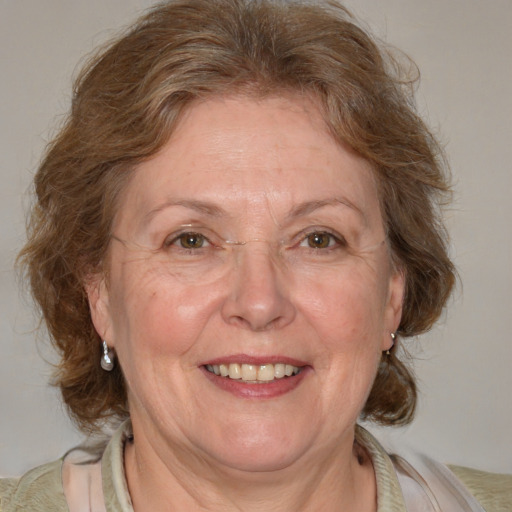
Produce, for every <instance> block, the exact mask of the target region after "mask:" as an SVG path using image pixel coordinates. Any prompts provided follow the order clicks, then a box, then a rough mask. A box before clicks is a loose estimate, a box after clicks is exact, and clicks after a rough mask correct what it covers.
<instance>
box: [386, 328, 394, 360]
mask: <svg viewBox="0 0 512 512" xmlns="http://www.w3.org/2000/svg"><path fill="white" fill-rule="evenodd" d="M390 336H391V341H392V342H393V343H392V344H391V347H390V348H388V349H387V350H386V355H387V356H390V355H391V352H390V350H391V349H392V348H393V347H394V346H395V340H396V334H395V333H394V332H392V333H390Z"/></svg>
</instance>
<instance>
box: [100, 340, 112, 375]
mask: <svg viewBox="0 0 512 512" xmlns="http://www.w3.org/2000/svg"><path fill="white" fill-rule="evenodd" d="M100 364H101V367H102V368H103V369H104V370H105V371H106V372H111V371H112V369H113V368H114V351H113V350H111V349H109V348H108V345H107V342H106V341H105V340H103V355H102V356H101V360H100Z"/></svg>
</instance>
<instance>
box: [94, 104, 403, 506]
mask: <svg viewBox="0 0 512 512" xmlns="http://www.w3.org/2000/svg"><path fill="white" fill-rule="evenodd" d="M205 205H206V206H205ZM183 232H189V233H190V232H193V233H196V234H197V233H199V234H200V235H201V236H204V238H201V239H200V244H199V245H201V244H202V246H201V247H194V248H193V249H184V248H183V238H179V235H180V234H181V233H183ZM312 233H320V241H321V242H322V244H318V243H316V242H318V240H319V239H318V238H317V239H315V237H314V235H312ZM114 235H115V240H114V241H113V242H112V244H111V247H110V251H109V261H108V276H107V277H105V276H96V278H95V279H94V280H92V281H91V283H90V284H89V286H88V293H89V300H90V305H91V311H92V315H93V321H94V324H95V326H96V329H97V331H98V333H99V334H100V335H101V337H102V338H103V339H106V340H107V341H108V343H109V345H110V346H111V347H113V348H114V349H115V351H116V354H117V357H118V360H119V363H120V365H121V367H122V369H123V372H124V375H125V377H126V381H127V386H128V395H129V407H130V414H131V418H132V423H133V429H134V439H135V441H134V442H133V443H132V444H128V445H127V446H126V452H125V469H126V474H127V480H128V486H129V490H130V494H131V496H132V500H133V503H134V507H135V510H136V511H137V512H139V511H143V510H152V511H158V510H170V509H172V510H191V511H194V510H227V511H231V510H244V511H251V510H268V511H273V510H276V511H277V510H279V511H295V512H296V511H299V510H301V511H302V510H311V511H313V510H314V511H317V510H325V511H330V510H333V511H334V510H348V511H350V510H357V511H360V512H361V511H370V510H376V498H375V496H376V491H375V479H374V472H373V468H372V466H371V463H370V462H368V461H365V462H363V463H361V462H360V461H358V459H357V457H356V456H355V450H354V428H355V423H356V420H357V418H358V415H359V413H360V411H361V410H362V408H363V406H364V403H365V400H366V397H367V396H368V393H369V391H370V389H371V385H372V382H373V380H374V377H375V374H376V369H377V366H378V363H379V360H380V357H381V354H382V351H385V350H387V349H388V348H389V347H390V346H391V338H390V333H391V332H393V331H394V330H395V329H396V328H397V326H398V324H399V321H400V315H401V305H402V298H403V288H404V282H403V276H402V274H401V273H400V272H398V271H395V270H394V269H393V266H392V264H391V262H390V255H389V251H388V247H387V244H386V243H385V230H384V226H383V221H382V216H381V212H380V208H379V198H378V192H377V187H376V184H375V182H374V178H373V175H372V171H371V168H370V166H369V164H368V163H367V162H366V161H364V160H363V159H361V158H360V157H359V156H357V155H355V154H354V153H352V152H351V151H349V150H348V148H346V147H343V146H342V145H340V144H339V143H337V142H336V141H334V139H333V138H332V137H331V135H330V134H329V133H328V131H327V128H326V126H325V123H324V121H323V119H322V116H321V114H320V111H319V109H318V108H317V105H316V104H315V102H314V101H313V100H312V99H308V98H305V97H299V96H293V95H290V96H288V97H275V98H274V97H271V98H266V99H259V100H256V99H254V98H247V97H243V96H234V97H225V98H212V99H208V100H206V101H203V102H198V103H195V104H194V105H193V106H191V107H190V108H189V110H188V111H187V113H186V115H185V116H184V117H183V119H182V120H181V121H180V124H179V126H178V128H177V129H176V131H175V133H174V134H173V135H172V136H171V138H170V140H169V141H168V143H167V144H166V145H165V147H164V148H163V149H162V150H161V151H160V153H159V154H157V155H156V156H155V157H154V158H152V159H151V160H149V161H147V162H144V163H142V164H141V165H140V166H139V167H138V169H136V171H135V172H134V175H133V176H132V178H131V179H130V181H129V183H128V185H127V187H126V189H125V191H124V193H123V195H122V199H121V202H120V206H119V211H118V214H117V217H116V219H115V222H114ZM226 240H228V241H231V242H233V241H236V242H239V244H238V245H234V244H229V243H228V244H226V243H225V241H226ZM324 242H325V243H326V246H325V247H324V245H325V244H324ZM234 357H237V358H239V359H240V358H241V359H243V358H245V357H247V358H248V357H254V358H258V359H257V360H258V361H263V360H266V359H268V360H269V361H270V360H271V361H277V360H280V359H283V358H293V360H298V361H300V362H301V363H302V364H301V365H302V366H303V374H302V375H300V378H298V379H297V384H294V385H293V386H291V388H290V389H287V388H286V389H284V388H283V389H284V390H283V389H281V388H280V387H279V386H280V385H281V384H280V383H278V384H277V387H276V390H275V391H276V392H275V393H274V392H272V393H270V396H266V395H264V394H262V393H260V392H259V391H258V389H264V388H261V387H260V388H254V386H265V384H253V385H252V386H253V387H251V388H249V386H251V385H246V386H245V387H244V386H243V385H242V386H241V387H238V388H236V389H235V390H234V391H233V390H227V389H225V388H223V387H222V386H219V385H218V380H217V381H216V379H219V378H220V377H217V378H212V375H211V374H208V372H207V371H205V368H204V365H205V364H206V363H207V362H210V361H213V360H216V361H218V360H226V361H227V362H229V360H230V358H234ZM289 382H295V381H289ZM237 385H238V384H237ZM247 389H248V391H247ZM254 389H256V391H255V392H254V393H252V394H251V392H252V391H251V390H254ZM267 389H273V388H267ZM244 390H245V391H244ZM241 391H244V392H243V393H242V392H241ZM246 391H247V393H246ZM169 507H172V508H169Z"/></svg>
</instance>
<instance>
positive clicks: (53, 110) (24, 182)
mask: <svg viewBox="0 0 512 512" xmlns="http://www.w3.org/2000/svg"><path fill="white" fill-rule="evenodd" d="M152 3H153V2H151V1H149V0H147V1H143V0H88V1H87V2H86V1H78V0H77V1H72V0H67V1H66V0H43V1H41V0H0V56H1V57H0V62H1V68H0V69H1V77H2V78H1V80H0V91H1V94H0V133H1V137H0V145H1V147H0V159H1V160H0V161H1V165H0V177H1V180H2V181H1V186H0V306H1V309H0V335H1V338H0V340H1V342H0V343H1V358H0V381H1V385H0V411H1V416H0V474H3V475H10V474H16V473H19V472H21V471H24V470H26V469H28V468H29V467H31V466H33V465H36V464H39V463H42V462H46V461H48V460H52V459H55V458H57V457H59V456H60V455H62V454H63V452H64V451H65V450H66V449H68V448H69V447H70V446H72V445H73V444H75V443H76V442H78V440H79V439H80V436H79V434H77V433H76V432H75V431H74V430H73V428H72V426H71V425H70V423H69V421H68V420H67V419H66V416H65V413H64V411H63V409H62V406H61V405H60V403H59V400H58V395H57V393H56V391H55V390H53V389H51V388H49V387H48V385H47V381H48V377H49V374H50V372H51V368H50V366H49V365H48V363H47V362H46V363H45V362H44V359H45V360H46V361H51V360H52V356H51V353H50V352H49V351H48V350H47V348H46V344H45V341H44V334H37V333H36V332H35V327H36V325H37V321H36V319H35V318H34V316H33V313H32V312H31V307H30V303H29V301H28V300H27V299H24V298H23V296H22V295H21V294H20V292H19V289H20V286H19V283H17V280H16V277H15V274H14V272H13V262H14V258H15V255H16V253H17V251H18V250H19V248H20V246H21V245H22V243H23V237H24V235H23V232H24V216H25V213H24V212H26V210H27V205H28V204H29V203H30V197H29V195H28V194H27V193H26V190H27V188H28V186H29V183H30V180H31V176H32V174H33V172H34V169H35V168H36V166H37V162H38V159H39V157H40V154H41V151H42V149H43V147H44V145H45V143H46V142H47V141H48V140H49V138H50V137H51V134H52V131H55V129H56V126H57V125H58V122H59V119H60V118H61V116H62V115H63V113H64V112H65V111H66V110H67V108H68V104H69V99H70V84H71V77H72V76H73V74H74V73H75V72H76V69H77V67H76V66H77V63H78V62H79V61H80V59H81V58H82V57H83V56H84V55H85V54H87V53H88V52H90V51H91V50H92V49H93V48H94V47H95V45H97V44H99V43H101V42H102V41H104V40H106V39H107V38H109V37H111V36H112V35H113V34H114V33H115V30H116V29H118V28H119V27H121V26H123V25H125V24H126V23H128V22H129V21H130V20H131V19H133V17H134V16H135V15H136V14H137V13H139V12H140V11H141V10H142V9H144V8H146V7H148V6H150V5H151V4H152ZM347 5H348V6H349V7H351V8H352V9H353V10H354V12H355V13H356V14H358V15H359V16H360V17H361V18H362V19H363V20H365V22H366V23H367V24H368V25H370V26H371V27H373V29H374V30H375V31H376V32H377V34H378V35H380V36H381V37H383V38H384V39H385V40H387V41H388V42H389V43H391V44H394V45H396V46H397V47H399V48H401V49H402V50H404V51H405V52H406V53H408V54H409V55H410V56H411V57H413V59H414V60H415V61H416V62H417V63H418V65H419V67H420V70H421V72H422V81H421V86H420V88H419V91H418V104H419V108H420V111H421V112H422V114H423V115H424V116H425V117H426V118H427V120H428V122H429V123H430V125H431V126H433V127H434V130H435V131H436V132H437V133H438V134H439V136H440V137H441V139H442V140H443V142H444V143H445V145H446V148H447V151H448V154H449V157H450V162H451V165H452V169H453V176H454V181H455V191H456V196H455V202H454V204H453V206H452V208H451V209H450V210H449V211H448V212H447V221H448V224H449V226H450V229H451V232H452V235H453V242H452V253H453V256H454V258H455V261H456V263H457V265H458V268H459V271H460V275H461V277H462V281H463V286H462V287H459V289H458V290H457V292H456V294H455V296H454V298H453V300H452V301H451V304H450V307H449V309H448V313H447V314H446V316H445V318H444V319H443V320H442V322H441V323H440V324H439V325H438V326H437V327H436V328H435V329H434V330H433V331H432V332H431V333H430V334H429V335H428V336H424V337H422V338H419V339H417V340H415V341H413V342H412V343H411V347H412V350H413V352H414V353H415V354H416V356H417V363H416V371H417V375H418V378H419V381H420V387H421V390H422V395H421V401H420V407H419V413H418V417H417V419H416V421H415V422H414V424H413V425H412V426H411V427H408V428H406V429H401V430H398V431H394V432H391V433H390V432H389V429H388V431H387V432H379V435H380V436H381V437H383V438H384V439H385V442H387V443H388V442H389V443H395V444H399V445H400V446H404V445H407V446H410V447H412V448H415V449H419V450H421V451H424V452H427V453H429V454H430V455H432V456H434V457H436V458H438V459H440V460H442V461H449V462H452V463H459V464H465V465H471V466H476V467H480V468H482V469H486V470H491V471H502V472H512V442H511V432H512V398H511V397H512V335H511V332H512V234H511V233H512V229H511V226H510V224H511V221H512V172H511V171H512V140H511V139H512V137H511V136H512V122H511V119H512V100H511V97H512V86H511V84H512V65H511V62H512V58H511V54H512V1H511V0H485V1H484V0H428V1H425V0H408V1H403V0H350V1H348V2H347ZM36 340H38V341H36ZM41 356H42V357H41Z"/></svg>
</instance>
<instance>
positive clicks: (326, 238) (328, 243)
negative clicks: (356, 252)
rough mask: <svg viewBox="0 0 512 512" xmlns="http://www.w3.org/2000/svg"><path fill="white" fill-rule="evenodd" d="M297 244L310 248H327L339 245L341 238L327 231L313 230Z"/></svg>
mask: <svg viewBox="0 0 512 512" xmlns="http://www.w3.org/2000/svg"><path fill="white" fill-rule="evenodd" d="M299 245H300V246H301V247H309V248H310V249H328V248H330V247H334V246H335V245H341V240H340V239H339V238H338V237H336V236H334V235H333V234H332V233H328V232H327V231H315V232H314V233H309V234H308V235H307V236H306V237H305V238H304V239H303V240H302V241H301V243H300V244H299Z"/></svg>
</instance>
